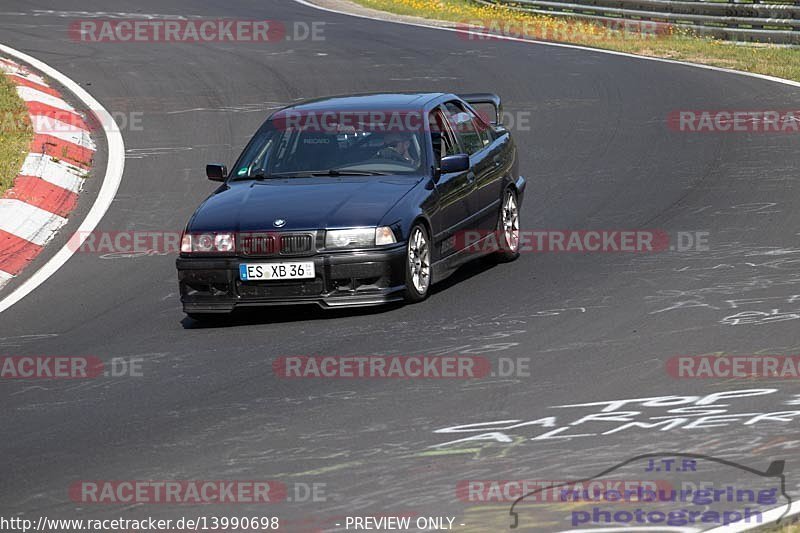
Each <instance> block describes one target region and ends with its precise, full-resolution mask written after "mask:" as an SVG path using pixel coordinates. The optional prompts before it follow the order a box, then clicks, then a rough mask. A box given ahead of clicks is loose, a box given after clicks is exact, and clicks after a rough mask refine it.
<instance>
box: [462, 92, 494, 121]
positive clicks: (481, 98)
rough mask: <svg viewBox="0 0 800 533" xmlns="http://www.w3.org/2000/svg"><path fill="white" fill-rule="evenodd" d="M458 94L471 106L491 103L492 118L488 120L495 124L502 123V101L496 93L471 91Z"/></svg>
mask: <svg viewBox="0 0 800 533" xmlns="http://www.w3.org/2000/svg"><path fill="white" fill-rule="evenodd" d="M458 96H459V97H460V98H461V99H462V100H464V101H465V102H467V103H468V104H469V105H471V106H472V107H475V106H476V105H480V104H484V105H486V104H489V105H492V106H493V107H494V120H490V122H491V123H492V124H494V125H495V126H500V125H502V124H503V102H502V101H501V100H500V97H499V96H498V95H496V94H494V93H471V94H459V95H458Z"/></svg>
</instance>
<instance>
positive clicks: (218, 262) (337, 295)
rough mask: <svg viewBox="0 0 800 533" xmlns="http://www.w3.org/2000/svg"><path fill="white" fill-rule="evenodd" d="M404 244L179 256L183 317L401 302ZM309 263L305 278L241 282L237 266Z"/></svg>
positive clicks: (403, 274) (403, 276)
mask: <svg viewBox="0 0 800 533" xmlns="http://www.w3.org/2000/svg"><path fill="white" fill-rule="evenodd" d="M405 258H406V250H405V245H404V244H398V245H393V246H390V247H387V248H386V249H383V250H372V251H345V252H329V253H319V254H316V255H313V256H307V257H260V258H255V257H252V258H242V257H185V256H182V257H179V258H178V260H177V267H178V282H179V285H180V294H181V302H182V303H183V309H184V311H185V312H187V313H224V312H230V311H233V310H234V309H235V308H237V307H245V306H268V305H289V304H310V303H315V304H318V305H320V306H321V307H324V308H335V307H362V306H369V305H380V304H385V303H389V302H395V301H400V300H402V299H403V291H404V289H405V285H404V279H405ZM281 261H313V262H314V269H315V273H316V277H315V278H314V279H307V280H281V281H274V280H273V281H242V280H241V279H240V278H239V265H241V264H256V263H257V264H269V263H275V262H281Z"/></svg>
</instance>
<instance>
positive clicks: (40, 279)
mask: <svg viewBox="0 0 800 533" xmlns="http://www.w3.org/2000/svg"><path fill="white" fill-rule="evenodd" d="M0 52H3V53H5V54H8V55H10V56H13V57H15V58H17V59H19V60H21V61H23V62H25V63H28V64H29V65H32V66H33V67H34V68H36V69H37V70H39V72H42V73H44V74H45V75H47V76H49V77H51V78H53V79H54V80H56V81H57V82H58V83H60V84H61V85H63V86H64V87H65V88H66V89H67V90H69V91H70V92H71V93H72V94H73V95H75V97H76V98H78V99H79V100H81V102H83V104H84V105H86V107H87V108H89V109H91V110H92V111H93V112H94V113H96V114H97V116H98V119H99V120H98V121H99V123H100V124H101V125H102V126H103V132H104V133H105V136H106V140H107V142H108V162H107V165H106V173H105V177H104V178H103V185H102V186H101V187H100V192H99V193H98V194H97V198H96V199H95V201H94V204H93V205H92V207H91V209H90V210H89V213H87V214H86V217H85V218H84V219H83V222H81V225H80V227H79V228H78V229H77V230H76V235H75V237H76V239H77V240H76V239H71V240H70V242H69V244H66V245H64V247H62V248H61V249H60V250H59V251H58V252H56V254H55V255H54V256H53V257H51V258H50V260H49V261H48V262H47V263H45V264H44V265H43V266H42V267H41V268H40V269H39V270H37V271H36V272H35V273H34V274H33V275H31V277H30V278H28V279H27V280H25V282H24V283H23V284H22V285H20V286H19V287H17V288H16V289H15V290H14V291H13V292H12V293H11V294H9V295H8V296H6V297H5V298H3V299H2V300H0V313H2V312H3V311H5V310H7V309H8V308H9V307H11V306H12V305H14V304H16V303H17V302H19V301H20V300H22V299H23V298H25V297H26V296H27V295H29V294H30V293H31V292H33V291H34V290H35V289H36V288H37V287H39V285H41V284H42V283H44V282H45V281H47V280H48V279H49V278H50V277H51V276H52V275H53V274H55V273H56V272H57V271H58V269H60V268H61V267H62V266H64V264H65V263H66V262H67V261H69V259H70V258H71V257H72V255H73V254H74V253H75V250H77V249H78V248H79V247H80V245H82V244H83V241H84V240H86V237H87V236H88V235H89V234H90V233H91V232H92V231H93V230H94V229H95V228H96V227H97V225H98V224H99V223H100V221H101V220H102V219H103V217H104V216H105V214H106V212H107V211H108V209H109V208H110V207H111V203H112V202H113V201H114V197H115V196H116V195H117V190H119V186H120V184H121V183H122V172H123V170H124V169H125V143H124V141H123V140H122V134H121V133H120V129H119V126H117V123H116V122H115V121H114V118H113V117H112V116H111V114H110V113H109V112H108V111H106V109H105V108H104V107H103V106H102V105H101V104H100V102H98V101H97V100H96V99H95V98H94V97H93V96H92V95H91V94H89V93H88V92H86V90H84V89H83V88H82V87H81V86H80V85H78V84H77V83H76V82H74V81H72V80H71V79H70V78H68V77H67V76H66V75H64V74H62V73H61V72H59V71H58V70H56V69H54V68H53V67H51V66H50V65H48V64H46V63H44V62H42V61H40V60H38V59H36V58H35V57H31V56H29V55H28V54H25V53H23V52H20V51H18V50H15V49H14V48H11V47H9V46H6V45H4V44H0ZM109 126H111V128H110V129H109ZM73 241H74V242H73Z"/></svg>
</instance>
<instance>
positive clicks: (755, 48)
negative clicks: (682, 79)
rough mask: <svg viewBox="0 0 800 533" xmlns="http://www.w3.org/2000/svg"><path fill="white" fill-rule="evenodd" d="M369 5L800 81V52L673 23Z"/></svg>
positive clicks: (390, 1)
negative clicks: (697, 33)
mask: <svg viewBox="0 0 800 533" xmlns="http://www.w3.org/2000/svg"><path fill="white" fill-rule="evenodd" d="M354 1H355V2H356V3H357V4H360V5H362V6H364V7H369V8H373V9H379V10H382V11H387V12H389V13H395V14H398V15H413V16H417V17H425V18H430V19H438V20H447V21H451V22H456V23H462V24H465V26H464V27H465V28H467V27H473V28H476V29H478V28H485V29H488V30H490V31H493V32H496V33H500V34H502V35H510V36H515V37H528V38H532V39H542V40H549V41H558V42H564V43H570V44H578V45H583V46H592V47H595V48H602V49H606V50H616V51H619V52H628V53H631V54H638V55H643V56H651V57H661V58H666V59H675V60H680V61H691V62H693V63H703V64H706V65H714V66H718V67H725V68H732V69H736V70H743V71H745V72H754V73H758V74H767V75H770V76H777V77H780V78H786V79H790V80H796V81H800V48H789V47H782V46H772V45H765V44H742V43H739V44H737V43H732V42H727V41H720V40H717V39H711V38H704V37H697V36H694V35H692V34H691V31H690V30H685V29H681V28H677V27H675V26H670V25H661V24H659V25H657V26H656V25H654V24H652V23H651V24H648V23H646V22H643V23H641V24H640V23H638V22H637V21H629V22H628V24H627V27H625V28H624V29H617V27H616V26H612V25H603V24H598V23H593V22H584V21H579V20H572V19H564V18H555V17H548V16H539V15H533V14H530V13H524V12H522V11H519V10H515V9H511V8H509V7H506V6H487V5H485V4H479V3H477V2H474V1H472V0H354Z"/></svg>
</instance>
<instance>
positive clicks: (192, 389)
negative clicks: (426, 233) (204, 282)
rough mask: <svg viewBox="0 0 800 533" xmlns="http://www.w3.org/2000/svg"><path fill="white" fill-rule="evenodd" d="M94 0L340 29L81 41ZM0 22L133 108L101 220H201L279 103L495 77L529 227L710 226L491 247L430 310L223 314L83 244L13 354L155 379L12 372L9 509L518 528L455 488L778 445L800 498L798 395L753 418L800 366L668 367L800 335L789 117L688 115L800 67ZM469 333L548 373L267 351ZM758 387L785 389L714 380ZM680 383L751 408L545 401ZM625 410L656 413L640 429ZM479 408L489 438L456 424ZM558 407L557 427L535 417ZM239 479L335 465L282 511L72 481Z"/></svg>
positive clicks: (393, 27) (3, 497)
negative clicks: (423, 520)
mask: <svg viewBox="0 0 800 533" xmlns="http://www.w3.org/2000/svg"><path fill="white" fill-rule="evenodd" d="M48 10H50V11H48ZM75 12H87V13H98V12H103V13H106V14H107V13H114V12H121V13H131V12H133V13H135V14H139V15H143V14H159V15H163V16H165V17H174V16H178V15H183V16H199V17H208V18H239V19H273V20H280V21H283V22H284V23H286V24H287V25H291V24H293V23H294V22H297V21H301V22H305V23H312V22H323V23H324V37H325V38H324V40H319V41H311V40H308V41H282V42H275V43H260V44H258V43H229V42H219V43H207V44H193V43H181V44H175V43H149V44H148V43H103V42H100V43H78V42H74V41H72V40H71V39H70V36H69V35H68V26H69V24H70V22H71V21H72V20H74V19H80V18H90V17H91V16H98V17H101V16H107V15H87V14H86V13H75ZM128 16H132V15H128ZM0 42H2V43H4V44H7V45H9V46H12V47H14V48H16V49H17V50H21V51H24V52H26V53H28V54H30V55H32V56H34V57H36V58H38V59H40V60H42V61H44V62H46V63H47V64H49V65H51V66H53V67H54V68H56V69H58V70H59V71H61V72H63V73H65V74H66V75H67V76H69V77H71V78H72V79H73V80H75V81H77V82H78V83H80V84H81V85H82V86H84V87H85V88H86V89H87V90H89V92H90V93H91V94H92V95H93V96H95V98H97V99H98V100H99V101H100V102H102V103H103V104H104V105H105V106H106V108H107V109H108V110H109V111H111V112H112V113H114V112H120V113H125V112H140V113H141V117H142V127H141V128H138V129H130V130H128V131H123V136H124V139H125V146H126V152H127V158H126V162H125V165H126V166H125V174H124V179H123V182H122V186H121V188H120V190H119V193H118V195H117V197H116V200H115V202H114V203H113V205H112V207H111V209H110V210H109V211H108V214H107V215H106V217H105V218H104V220H103V221H102V223H101V225H100V227H99V229H101V230H104V231H132V230H138V231H180V230H182V229H183V226H184V225H185V223H186V221H187V220H188V218H189V216H190V215H191V213H192V212H193V210H194V209H195V207H196V206H197V205H198V204H199V203H200V202H201V201H202V200H203V199H204V198H205V197H206V196H207V195H208V194H209V193H210V192H211V191H212V190H213V189H214V185H213V184H211V183H210V182H208V181H207V180H206V179H205V176H204V165H205V164H206V163H207V162H212V161H221V162H225V163H227V164H231V163H232V162H233V160H234V159H235V157H236V156H237V155H238V153H239V151H240V150H241V148H242V147H243V146H244V144H245V143H246V142H247V140H248V139H249V138H250V136H251V135H252V133H253V132H254V131H255V130H256V128H257V127H258V126H259V125H260V124H261V122H262V121H263V120H264V118H265V117H266V116H267V115H268V114H269V113H270V112H271V111H272V110H273V109H275V108H277V107H279V106H281V105H285V104H288V103H291V102H293V101H295V100H298V99H304V98H310V97H316V96H322V95H328V94H340V93H353V92H365V91H377V90H388V91H394V90H412V91H416V90H432V91H446V92H454V93H459V92H480V91H494V92H497V93H499V94H500V95H501V96H502V97H503V99H504V103H505V105H506V110H507V111H508V112H509V113H511V114H512V116H515V115H514V114H517V115H516V116H521V115H524V114H525V113H529V116H530V127H528V128H524V127H521V128H516V129H514V128H513V127H512V129H513V131H514V136H515V139H516V141H517V143H518V145H519V146H520V148H521V153H520V156H521V161H520V166H521V169H522V172H523V173H524V174H525V176H526V177H527V178H528V179H529V182H530V183H529V186H528V190H527V193H526V198H525V203H524V205H523V210H522V218H523V221H522V227H523V229H534V228H539V229H542V228H544V229H585V228H591V229H625V228H630V229H636V228H659V229H662V230H664V231H666V232H668V233H669V234H670V235H676V234H677V233H678V232H708V243H709V249H708V250H707V251H676V250H675V251H664V252H661V253H655V254H629V253H598V254H579V253H549V254H539V253H523V254H522V257H521V258H520V259H519V260H518V261H516V262H513V263H510V264H496V263H494V262H492V261H488V260H486V261H480V262H478V263H476V264H474V265H470V266H468V267H466V268H465V269H463V270H461V271H460V272H459V273H457V275H456V276H455V277H454V278H452V279H450V280H448V281H447V282H445V283H443V284H441V285H439V286H437V287H436V288H435V291H434V294H433V295H432V296H431V298H430V299H429V300H427V301H425V302H423V303H422V304H419V305H415V306H405V307H390V308H384V309H377V310H358V311H335V312H323V311H322V310H319V309H316V308H290V309H269V310H266V311H256V310H248V311H243V312H237V313H236V314H235V315H234V317H232V318H231V319H230V320H226V321H222V322H219V323H216V324H212V325H211V326H202V327H201V326H200V324H198V323H195V322H193V321H192V320H190V319H188V318H185V316H184V315H183V313H182V312H181V308H180V302H179V300H178V296H177V281H176V272H175V256H174V255H161V256H159V255H155V256H143V257H129V258H115V259H108V258H101V257H99V256H98V255H96V254H83V253H78V254H76V255H75V256H74V257H73V258H72V259H71V260H70V261H69V262H68V263H67V264H66V265H65V266H64V267H63V268H61V269H60V270H59V271H58V272H57V273H56V274H55V275H54V276H53V277H52V278H50V279H49V280H48V281H47V282H46V283H45V284H44V285H42V286H41V287H40V288H39V289H37V290H36V291H35V292H34V293H32V294H31V295H29V296H28V297H26V298H25V299H24V300H22V301H21V302H20V303H18V304H16V305H15V306H14V307H12V308H11V309H9V310H7V311H6V312H4V313H3V314H2V316H0V347H2V348H1V349H0V352H2V353H3V354H13V355H41V354H53V355H91V356H96V357H98V358H100V359H102V360H104V361H111V360H112V359H114V358H124V359H125V360H131V359H133V360H137V361H140V366H141V375H140V376H121V377H116V378H114V377H106V378H104V379H97V380H90V381H69V380H67V381H41V382H31V381H30V380H16V381H15V380H6V381H3V382H2V383H0V395H1V396H2V410H0V428H2V435H3V438H2V439H0V455H2V458H3V459H2V475H0V511H2V512H0V515H7V516H10V515H19V516H27V517H38V516H42V515H44V516H47V517H50V518H54V517H62V518H103V517H109V518H110V517H118V516H122V517H128V518H144V517H147V516H153V517H162V518H175V517H181V516H197V515H213V514H216V515H217V516H225V515H227V516H232V515H250V516H262V515H268V516H278V517H280V518H281V520H283V521H285V522H284V523H285V527H283V528H282V529H284V530H287V531H313V530H315V529H314V528H319V529H320V530H332V531H334V530H340V528H337V527H336V526H335V524H336V523H342V524H344V522H343V521H342V520H343V518H342V517H346V516H350V515H358V516H362V515H396V514H406V515H412V516H417V515H420V516H455V517H457V518H456V523H455V526H454V527H456V529H457V530H459V531H497V530H505V529H507V528H508V524H509V514H508V511H509V507H510V501H509V502H508V503H494V504H490V505H487V504H479V503H475V502H465V501H462V499H460V498H459V497H458V495H457V492H456V487H457V485H458V483H459V482H463V481H465V480H485V479H495V480H519V479H539V480H563V479H570V480H571V479H581V478H588V477H591V476H594V475H595V474H597V473H599V472H601V471H603V470H605V469H607V468H609V467H611V466H613V465H614V464H617V463H621V462H623V461H625V460H627V459H629V458H632V457H634V456H636V455H639V454H643V453H651V452H693V453H700V454H708V455H712V456H714V457H722V458H725V459H728V460H731V461H736V462H738V463H741V464H743V465H747V466H750V467H752V468H756V469H759V470H766V468H767V466H768V465H769V463H770V461H772V460H776V459H784V460H786V461H787V463H786V468H785V473H786V482H787V490H788V492H789V493H795V494H797V493H800V461H798V460H797V447H796V446H797V445H798V444H800V430H799V429H798V422H797V418H796V416H795V415H791V414H790V415H785V418H784V419H780V416H781V415H779V416H778V417H777V418H779V419H778V420H776V419H775V418H776V417H772V418H770V417H768V416H767V417H762V419H760V420H758V415H760V414H767V413H776V412H791V411H793V410H795V409H798V407H796V406H793V403H798V401H797V398H798V397H800V396H796V395H800V387H798V385H797V381H796V380H791V379H789V380H786V379H784V380H767V379H754V380H735V379H730V380H716V379H705V380H691V379H676V378H673V377H671V376H670V375H669V374H668V373H667V372H666V370H665V362H666V361H667V360H668V359H669V358H670V357H672V356H675V355H699V354H708V353H732V354H756V353H759V354H786V355H789V354H797V353H800V327H798V326H800V296H797V295H800V272H798V265H800V246H798V238H799V237H798V236H799V235H800V174H798V169H800V150H798V141H797V136H796V135H791V134H764V133H730V132H729V133H713V134H711V133H697V134H689V133H681V132H675V131H671V130H670V129H669V128H668V127H667V116H668V114H669V113H670V112H671V111H674V110H681V109H744V110H752V109H767V108H770V109H797V108H798V106H800V92H798V89H797V88H794V87H791V86H787V85H781V84H778V83H773V82H770V81H765V80H761V79H755V78H750V77H745V76H740V75H735V74H730V73H723V72H716V71H711V70H706V69H699V68H693V67H690V66H682V65H675V64H668V63H660V62H653V61H646V60H640V59H634V58H628V57H620V56H614V55H608V54H602V53H595V52H590V51H585V50H575V49H568V48H558V47H550V46H543V45H535V44H525V43H520V42H508V41H499V40H492V41H471V40H468V39H464V38H460V37H458V36H457V35H456V34H455V33H453V32H448V31H438V30H433V29H425V28H419V27H412V26H404V25H397V24H391V23H386V22H379V21H370V20H365V19H358V18H352V17H348V16H344V15H339V14H334V13H328V12H323V11H318V10H315V9H312V8H310V7H307V6H303V5H300V4H297V3H294V2H292V1H289V0H260V1H256V0H236V1H220V0H216V1H214V0H199V1H188V0H173V1H170V2H163V1H162V2H155V1H152V0H143V1H140V2H136V3H135V4H132V3H130V2H122V1H120V0H106V1H103V2H100V1H95V0H80V1H77V0H62V1H60V2H58V3H57V7H53V3H52V2H42V1H38V0H33V1H26V2H21V1H15V0H7V1H6V2H4V3H3V5H2V8H0ZM99 144H100V145H101V146H102V144H103V139H102V138H100V139H99ZM102 150H103V148H102V147H101V151H102ZM101 157H102V155H101ZM101 168H102V167H101ZM100 176H102V175H100ZM81 201H82V202H90V199H82V200H81ZM87 205H88V204H87ZM82 208H83V209H86V206H85V205H83V204H82ZM448 353H450V354H455V353H458V354H473V355H485V356H487V357H489V358H491V359H492V360H497V359H499V358H505V359H506V360H515V361H516V360H518V358H530V376H529V377H527V376H526V377H519V376H511V377H501V376H497V377H494V378H492V379H478V380H469V381H464V380H446V379H441V380H437V379H430V380H391V379H387V380H381V379H361V380H355V379H353V380H346V379H339V380H337V379H330V380H328V379H295V380H289V379H280V378H278V377H276V376H275V375H274V373H273V370H272V361H273V360H274V359H275V358H276V357H279V356H285V355H313V354H318V355H363V354H398V355H411V354H448ZM745 389H764V390H762V391H761V392H760V393H758V394H756V393H752V394H753V395H750V396H744V395H741V393H740V397H728V396H724V395H723V396H721V397H717V398H721V399H717V400H715V398H714V397H711V399H708V395H712V394H714V393H723V392H728V391H737V390H745ZM767 389H776V390H775V391H769V390H767ZM673 395H674V396H690V397H699V398H695V399H694V400H686V401H685V402H683V403H675V404H674V405H677V406H680V407H682V406H702V405H712V406H714V407H715V408H716V407H722V408H721V409H719V410H718V411H716V414H719V415H735V416H727V417H723V418H724V420H717V421H715V423H714V424H706V425H699V427H688V428H687V427H685V426H687V425H691V420H692V419H693V418H696V416H697V413H693V414H690V415H687V416H689V418H687V420H686V421H684V422H683V423H678V424H675V425H674V427H671V426H669V425H666V426H665V425H656V426H652V424H653V423H654V422H657V420H650V419H649V417H658V416H664V415H667V413H665V412H664V409H666V407H661V408H660V409H657V408H656V407H657V406H642V405H641V402H638V403H637V402H632V403H628V404H626V405H624V406H622V407H619V408H618V409H617V410H618V411H628V412H630V411H636V412H638V414H637V413H634V414H630V413H628V414H620V413H612V418H611V419H609V418H606V419H602V420H599V419H596V418H595V419H593V420H584V421H583V422H582V423H576V424H573V425H570V424H571V423H575V422H579V421H580V420H581V419H582V418H583V417H586V416H587V415H591V414H594V413H598V412H600V411H601V409H603V407H606V406H607V405H608V404H604V405H602V406H599V407H598V406H595V407H571V408H559V409H553V407H554V406H562V405H571V404H583V403H591V402H602V401H611V400H619V399H639V398H651V397H664V396H673ZM704 399H705V401H704ZM665 405H666V404H665ZM606 414H608V413H606ZM799 414H800V413H799ZM738 415H742V416H738ZM744 415H747V416H744ZM613 416H616V418H613ZM793 416H794V418H793ZM547 417H556V419H550V420H549V421H544V422H542V421H541V420H542V419H546V418H547ZM754 418H755V419H756V420H755V421H754ZM537 420H538V421H540V422H539V423H538V424H531V425H522V426H519V427H515V428H510V426H514V425H518V424H520V423H522V422H527V421H537ZM500 421H504V422H502V423H497V422H500ZM509 421H511V422H509ZM630 421H636V422H639V424H633V425H629V426H628V427H624V428H621V427H622V426H624V425H626V424H628V423H629V422H630ZM491 422H495V423H494V424H488V423H491ZM479 423H487V424H486V425H485V426H479V427H478V429H482V428H486V430H485V431H483V430H481V431H472V432H457V433H454V432H439V433H436V431H437V430H441V429H444V428H452V427H454V426H459V425H465V424H479ZM708 426H711V427H708ZM556 428H565V429H564V430H563V431H560V432H556V433H555V434H552V435H550V436H551V437H552V438H546V439H544V438H542V439H537V440H531V439H533V438H534V437H537V436H541V435H543V434H547V433H548V432H550V431H551V430H554V429H556ZM602 433H607V434H606V435H603V434H602ZM487 434H488V435H487ZM476 435H483V437H481V439H482V440H473V441H467V442H464V443H456V444H448V443H450V442H452V441H455V440H458V439H463V438H467V437H470V436H476ZM570 435H584V436H573V437H571V438H565V437H567V436H570ZM437 445H442V446H437ZM631 475H634V476H635V475H637V474H631ZM638 475H639V476H641V475H643V474H642V473H639V474H638ZM721 475H722V474H721ZM725 475H728V476H729V477H730V476H734V474H731V473H730V472H728V473H727V474H725ZM628 477H630V475H628ZM735 477H737V479H738V480H740V481H741V477H740V476H735ZM234 479H237V480H254V479H260V480H279V481H281V482H283V483H285V484H287V486H290V487H295V486H302V485H297V484H308V485H312V484H315V483H316V484H319V485H318V486H320V487H323V486H324V497H319V498H317V500H318V501H291V502H284V503H276V504H273V505H271V506H268V507H263V506H257V505H247V504H237V505H232V506H231V505H227V506H225V505H219V506H216V505H211V506H192V505H99V504H97V505H92V504H84V503H77V502H74V501H72V500H70V497H69V492H68V489H69V487H70V485H72V484H73V483H75V482H76V481H80V480H234ZM294 499H295V500H297V499H301V500H302V499H303V498H298V497H295V498H294ZM512 499H513V498H512ZM779 503H780V504H783V503H785V502H784V501H781V502H779ZM556 507H558V506H553V508H552V509H551V508H545V509H544V510H536V511H535V512H537V513H550V512H551V511H552V512H553V513H556V512H557V511H558V509H556ZM531 512H533V511H531ZM531 512H529V513H528V514H527V515H524V513H522V514H521V516H520V521H521V524H522V525H523V526H525V527H530V528H536V527H538V528H539V530H542V531H556V530H559V531H560V530H566V529H569V528H568V527H567V526H569V524H568V523H563V524H561V523H558V522H551V521H548V520H550V518H548V519H545V518H537V519H532V518H528V519H527V521H526V518H525V516H528V517H530V516H533V515H532V514H531ZM556 514H557V513H556ZM540 516H543V515H540ZM562 519H563V515H562ZM460 524H464V525H463V526H461V525H460ZM705 527H706V528H707V527H710V526H709V525H706V526H705Z"/></svg>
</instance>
